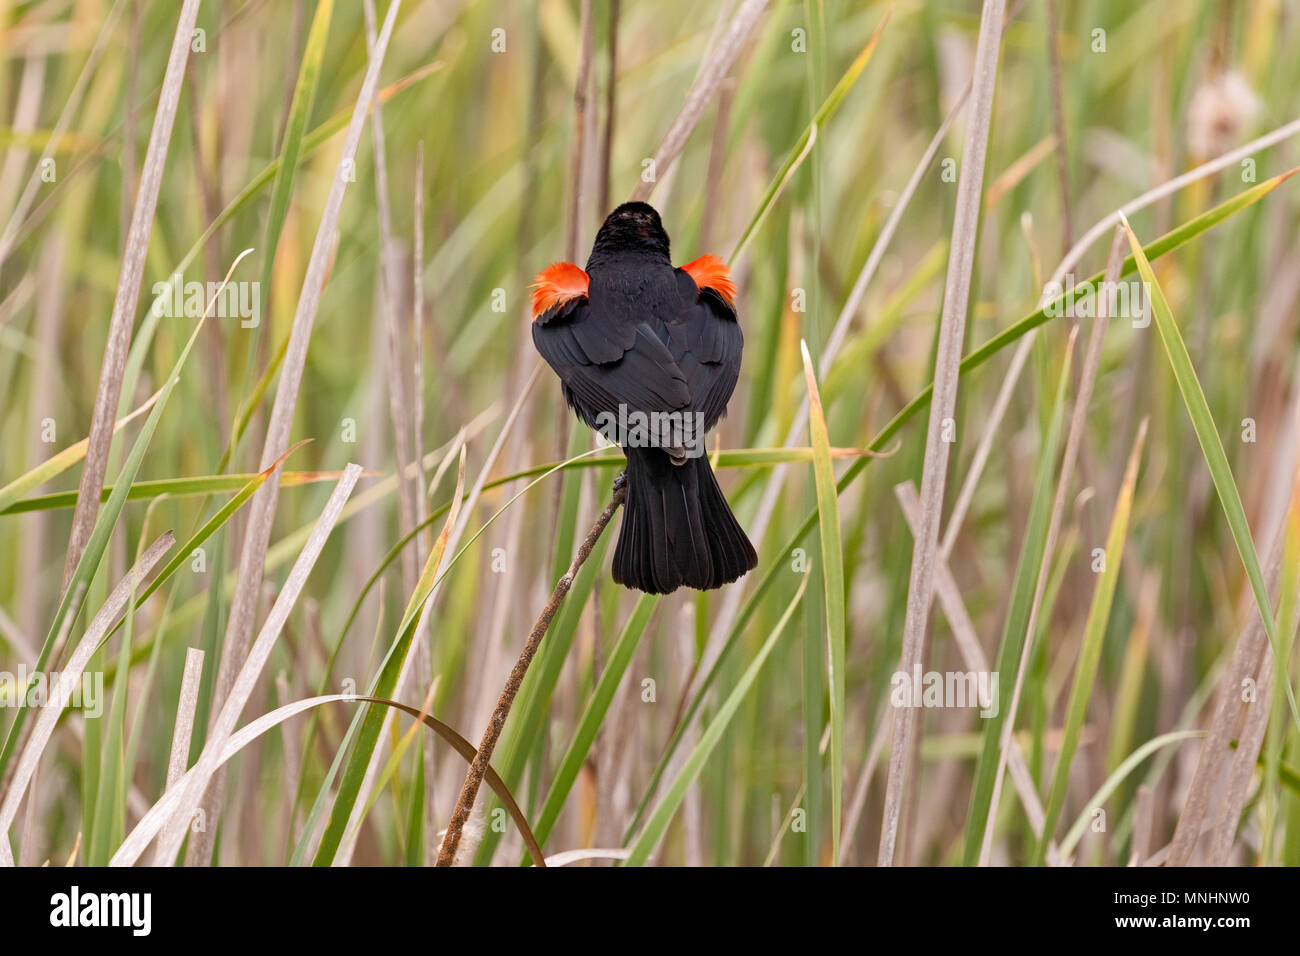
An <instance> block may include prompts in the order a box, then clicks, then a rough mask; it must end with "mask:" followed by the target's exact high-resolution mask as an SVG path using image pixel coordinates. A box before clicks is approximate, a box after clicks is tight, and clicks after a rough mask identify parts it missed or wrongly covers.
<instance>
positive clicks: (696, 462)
mask: <svg viewBox="0 0 1300 956" xmlns="http://www.w3.org/2000/svg"><path fill="white" fill-rule="evenodd" d="M735 296H736V286H735V283H733V282H732V281H731V275H730V274H729V273H728V271H727V267H726V266H725V265H724V264H723V262H722V260H721V259H719V258H717V256H701V257H700V258H699V259H696V260H695V261H694V262H692V263H689V264H688V265H685V266H682V267H681V268H674V267H673V264H672V261H671V260H670V259H669V257H668V234H667V233H666V232H664V228H663V225H662V224H661V223H660V221H659V214H658V213H657V212H655V210H654V209H653V208H652V207H651V206H648V205H646V204H645V203H641V202H630V203H624V204H623V205H622V206H619V207H618V208H617V209H615V210H614V211H613V212H612V213H610V214H609V216H608V217H607V218H606V219H605V222H604V225H602V226H601V227H600V231H599V232H598V233H596V241H595V243H594V244H593V245H592V248H591V256H590V257H589V258H588V259H587V268H586V270H585V271H584V270H582V269H579V268H578V267H577V266H576V265H574V264H573V263H571V262H558V263H556V264H555V265H553V266H550V267H549V268H547V269H545V270H543V271H542V272H541V273H540V274H539V275H538V276H537V281H536V283H535V284H534V285H533V325H532V328H533V342H534V343H535V344H536V346H537V351H539V352H540V353H541V354H542V358H544V359H546V361H547V364H549V365H550V366H551V368H553V369H554V370H555V374H556V375H558V376H559V377H560V382H561V383H562V384H563V389H564V397H565V399H566V400H567V401H568V403H569V405H570V406H571V407H572V408H573V410H574V411H575V412H576V413H577V415H578V417H579V418H580V419H582V420H583V421H584V422H586V423H587V424H588V425H589V426H591V427H592V428H595V429H597V430H599V431H600V432H601V433H602V434H604V435H605V436H606V437H607V438H609V439H611V440H613V441H617V442H618V443H619V444H620V445H622V446H623V452H624V454H625V455H627V472H626V478H627V483H628V488H627V503H626V507H625V509H624V510H625V513H624V515H623V527H622V531H621V532H620V533H619V539H618V546H617V548H615V550H614V566H613V572H614V580H615V581H617V582H618V583H620V584H624V585H626V586H627V587H630V588H636V589H637V590H639V591H646V592H649V593H651V594H667V593H668V592H670V591H675V590H676V589H677V588H679V587H681V586H682V585H686V586H687V587H692V588H699V589H701V590H704V589H708V588H717V587H721V586H722V585H724V584H726V583H727V582H729V581H734V580H736V579H737V578H738V577H740V576H741V575H743V574H744V573H745V572H746V571H748V570H750V569H751V568H753V567H754V565H755V564H757V563H758V558H757V556H756V555H755V554H754V546H753V545H751V544H750V543H749V539H748V538H747V537H746V536H745V532H744V531H743V530H741V527H740V525H739V524H738V523H737V521H736V517H735V515H733V514H732V513H731V509H730V508H729V507H728V506H727V499H726V498H724V497H723V495H722V490H721V489H720V488H719V487H718V482H717V479H715V478H714V477H713V469H712V468H711V467H709V459H708V456H707V453H706V451H705V448H704V432H705V431H707V430H709V429H711V428H712V427H713V426H714V425H715V424H716V423H717V421H718V419H719V418H721V417H722V415H723V413H725V412H726V409H727V400H728V399H730V398H731V392H732V389H734V388H735V387H736V377H737V376H738V375H739V374H740V352H741V348H742V347H743V344H744V340H743V337H742V336H741V334H740V325H739V323H738V322H737V321H736V303H735Z"/></svg>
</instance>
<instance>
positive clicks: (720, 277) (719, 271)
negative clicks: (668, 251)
mask: <svg viewBox="0 0 1300 956" xmlns="http://www.w3.org/2000/svg"><path fill="white" fill-rule="evenodd" d="M682 270H683V271H684V272H686V273H687V274H688V275H689V276H690V277H691V278H692V279H694V280H695V285H696V288H698V289H699V290H700V291H701V292H703V291H704V290H705V289H712V290H713V291H714V292H716V293H717V294H718V295H720V296H722V300H723V301H724V302H726V303H727V305H729V306H731V308H732V309H735V307H736V283H734V282H732V281H731V272H730V270H728V269H727V264H726V263H725V262H723V261H722V260H721V259H719V258H718V257H717V256H700V257H699V258H698V259H696V260H695V261H694V262H688V263H687V264H686V265H684V266H682Z"/></svg>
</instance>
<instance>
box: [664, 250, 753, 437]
mask: <svg viewBox="0 0 1300 956" xmlns="http://www.w3.org/2000/svg"><path fill="white" fill-rule="evenodd" d="M677 275H678V283H679V288H680V290H681V293H682V298H683V300H684V301H685V302H686V303H687V304H686V307H685V309H684V311H683V314H682V316H681V319H680V321H678V322H674V323H672V324H671V325H670V334H671V343H672V346H673V347H672V352H673V355H674V357H675V358H676V359H677V364H678V365H679V366H680V367H681V369H682V371H683V372H684V373H685V375H686V384H687V386H688V387H689V388H690V392H691V408H692V409H693V410H695V411H698V412H702V413H703V414H704V422H705V427H706V428H712V427H713V426H714V424H715V423H716V422H717V421H718V419H719V418H721V417H722V415H723V413H724V412H726V410H727V402H728V401H729V400H730V399H731V393H732V391H733V390H734V389H735V387H736V380H737V379H738V378H739V376H740V353H741V351H742V349H743V348H744V344H745V338H744V336H743V335H742V334H741V331H740V323H739V322H738V321H736V306H735V295H736V287H735V284H734V283H732V281H731V276H730V275H729V274H728V273H727V268H726V266H725V265H723V264H722V260H720V259H718V258H717V257H716V256H703V257H702V258H700V259H696V260H695V261H694V262H692V263H689V264H688V265H685V266H683V267H682V268H680V269H678V270H677Z"/></svg>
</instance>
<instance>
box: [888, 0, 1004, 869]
mask: <svg viewBox="0 0 1300 956" xmlns="http://www.w3.org/2000/svg"><path fill="white" fill-rule="evenodd" d="M1003 7H1004V4H1003V2H1002V0H985V3H984V10H983V13H982V15H981V18H980V33H979V43H978V46H977V48H976V52H975V75H974V86H973V90H972V96H971V109H970V114H969V117H968V119H969V123H968V126H967V134H966V144H965V147H964V149H963V151H962V162H961V173H960V175H959V177H958V181H957V207H956V212H955V215H954V217H953V226H952V243H951V253H950V256H949V260H948V278H947V281H946V283H945V287H944V297H943V315H942V317H941V319H940V327H939V343H938V347H937V352H936V359H935V375H934V398H933V399H932V401H931V404H930V425H929V429H928V431H927V434H926V442H925V463H924V466H923V468H922V472H921V514H920V522H919V526H918V528H917V532H916V535H915V542H916V543H915V547H914V549H913V552H912V570H911V574H910V576H909V582H908V592H907V613H906V617H905V620H904V632H903V651H902V655H901V658H900V661H899V670H900V671H902V672H903V673H906V674H910V673H912V671H913V670H914V669H915V668H916V667H919V666H920V663H921V657H922V653H923V649H924V644H925V631H926V627H927V625H928V622H929V615H930V601H931V598H932V596H933V593H934V568H935V557H936V554H937V552H938V547H939V520H940V517H941V511H942V508H943V491H944V485H945V480H946V475H947V469H948V452H949V443H948V442H946V441H944V440H943V437H942V432H943V429H944V428H945V422H946V421H948V420H951V419H952V416H953V414H954V413H955V410H956V404H957V379H958V366H959V364H960V362H961V350H962V342H963V339H964V335H965V328H966V308H967V304H968V301H969V297H970V284H971V272H972V270H973V268H974V259H975V236H976V232H977V230H978V227H979V214H980V196H981V194H982V192H983V183H984V158H985V154H986V151H987V149H988V136H989V126H990V119H991V115H992V111H993V93H994V88H995V86H996V80H997V66H998V52H999V48H1000V46H1001V38H1002V14H1003ZM915 732H916V712H915V710H914V709H913V708H911V707H908V708H904V709H903V710H902V712H901V713H900V714H899V715H898V718H897V719H896V720H895V721H894V741H893V748H892V750H891V751H890V754H889V782H888V785H887V787H886V790H885V811H884V816H883V820H882V822H881V830H880V852H879V855H878V857H877V862H878V863H879V864H880V865H881V866H890V865H892V864H893V862H894V849H895V846H896V844H897V841H898V821H899V816H900V814H901V813H902V809H903V807H902V801H903V794H904V793H905V792H906V790H907V783H908V779H909V777H910V775H911V769H912V768H911V753H912V746H913V736H914V735H915Z"/></svg>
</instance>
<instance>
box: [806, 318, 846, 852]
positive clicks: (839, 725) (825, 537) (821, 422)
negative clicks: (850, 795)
mask: <svg viewBox="0 0 1300 956" xmlns="http://www.w3.org/2000/svg"><path fill="white" fill-rule="evenodd" d="M799 346H800V348H801V349H802V351H803V374H804V380H805V381H806V382H807V384H808V434H809V436H810V437H811V439H812V447H813V477H814V478H815V479H816V484H817V522H818V527H819V528H820V531H821V535H820V536H821V553H822V574H821V578H822V582H823V584H824V586H825V593H826V641H827V645H828V652H829V656H828V657H827V661H828V663H829V665H830V687H831V693H830V703H831V706H830V718H831V746H830V757H831V861H832V865H833V866H838V865H839V859H840V818H841V814H842V811H843V801H844V656H845V647H844V640H845V633H846V631H845V609H844V551H843V545H842V543H841V541H840V505H839V496H838V495H837V494H836V491H835V471H834V469H833V468H831V453H830V445H831V442H830V436H829V435H828V433H827V431H826V415H825V413H824V412H823V410H822V399H821V395H820V394H819V393H818V391H817V378H816V376H815V375H814V374H813V363H812V356H811V355H809V354H808V343H807V342H800V343H799Z"/></svg>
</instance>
